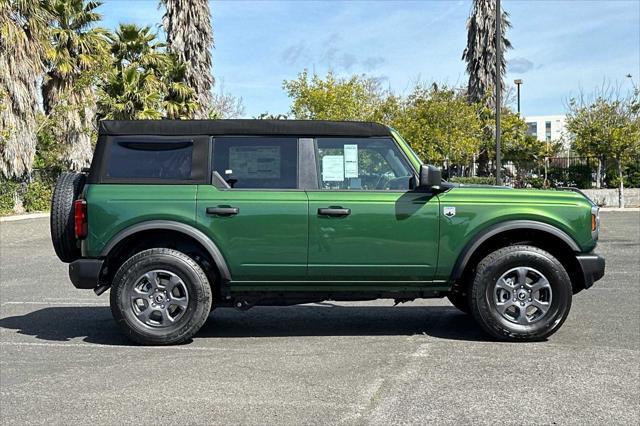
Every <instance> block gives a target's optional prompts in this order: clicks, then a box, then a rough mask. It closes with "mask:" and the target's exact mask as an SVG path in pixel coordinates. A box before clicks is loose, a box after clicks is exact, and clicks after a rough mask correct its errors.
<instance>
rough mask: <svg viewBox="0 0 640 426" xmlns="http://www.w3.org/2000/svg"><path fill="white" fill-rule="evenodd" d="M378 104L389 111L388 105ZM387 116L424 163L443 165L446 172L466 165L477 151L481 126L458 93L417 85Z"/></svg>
mask: <svg viewBox="0 0 640 426" xmlns="http://www.w3.org/2000/svg"><path fill="white" fill-rule="evenodd" d="M382 105H383V106H386V107H387V108H389V105H390V104H389V103H384V104H382ZM390 109H391V110H393V108H390ZM389 115H390V116H391V117H390V118H392V121H391V124H392V125H393V127H394V128H396V129H397V130H398V131H399V132H400V133H401V134H402V135H403V136H404V137H405V138H406V139H407V140H408V141H409V142H410V143H411V146H412V147H413V149H414V150H415V151H416V153H417V154H418V155H419V156H421V157H422V158H424V159H425V160H426V161H427V162H430V163H434V164H444V165H445V168H446V169H448V168H449V167H450V166H451V165H463V166H466V165H468V164H469V163H471V162H472V159H473V154H474V153H475V152H477V150H478V149H479V144H480V140H481V139H480V136H481V127H480V125H481V123H480V121H479V119H478V116H477V114H476V109H475V107H474V106H473V105H470V104H469V103H468V102H467V100H466V99H465V97H464V95H463V94H462V93H461V92H460V91H456V90H453V89H450V88H447V87H444V88H442V89H440V88H438V87H437V86H435V85H433V86H432V87H431V88H425V87H424V86H422V85H417V86H416V87H415V88H414V90H413V92H412V93H411V94H410V95H409V96H408V97H407V99H406V100H404V101H403V102H402V105H401V107H400V110H399V112H397V113H395V114H394V113H393V112H392V113H390V114H389ZM393 115H395V117H394V118H393Z"/></svg>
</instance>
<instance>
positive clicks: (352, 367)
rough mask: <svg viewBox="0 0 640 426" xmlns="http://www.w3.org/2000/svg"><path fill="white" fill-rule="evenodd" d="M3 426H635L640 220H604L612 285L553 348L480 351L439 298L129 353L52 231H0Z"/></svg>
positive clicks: (274, 320) (252, 317)
mask: <svg viewBox="0 0 640 426" xmlns="http://www.w3.org/2000/svg"><path fill="white" fill-rule="evenodd" d="M0 228H1V234H0V237H1V242H0V351H1V353H0V392H1V401H0V410H1V412H0V418H1V419H2V423H3V424H23V423H37V424H43V423H48V424H51V423H57V424H71V423H83V424H89V423H93V422H95V423H99V424H122V423H134V422H135V423H136V424H152V423H166V424H168V423H180V424H230V423H240V424H327V423H331V424H339V423H342V424H385V425H386V424H389V423H411V424H425V423H456V424H461V423H464V422H470V423H474V424H478V423H480V424H490V423H496V422H499V423H501V424H555V423H558V424H605V423H606V424H612V423H615V424H634V425H637V424H638V423H639V422H640V386H639V383H640V377H639V376H640V213H638V212H625V213H622V212H605V213H603V214H602V231H601V240H600V246H599V249H598V251H599V252H601V253H602V254H604V255H605V257H606V258H607V273H606V275H605V277H604V279H603V280H602V281H599V282H598V283H596V285H595V287H594V288H592V289H590V290H588V291H585V292H582V293H580V294H578V295H577V296H575V297H574V301H573V308H572V311H571V314H570V316H569V319H568V320H567V322H566V323H565V324H564V326H563V327H562V329H561V330H560V331H559V332H558V333H556V334H555V335H554V336H552V337H551V338H550V339H549V340H548V341H546V342H541V343H531V344H506V343H496V342H493V341H491V340H489V339H488V338H487V337H486V336H485V335H484V334H483V333H482V331H481V330H480V329H479V328H478V327H477V326H476V325H475V323H474V322H473V320H472V319H471V318H470V317H468V316H466V315H464V314H462V313H459V312H458V311H457V310H456V309H455V308H453V307H452V306H451V305H449V304H448V303H447V302H446V301H443V300H428V301H420V302H413V303H408V304H404V305H401V306H397V307H392V305H393V302H392V301H390V300H381V301H376V302H362V303H322V304H313V305H305V306H297V307H288V308H267V307H265V308H254V309H252V310H249V311H247V312H240V311H235V310H232V309H220V310H217V311H215V312H213V313H212V314H211V315H210V317H209V320H208V322H207V323H206V324H205V326H204V328H203V329H202V330H201V332H200V333H199V334H198V335H197V336H196V337H195V339H194V340H193V341H192V342H191V343H189V344H187V345H182V346H174V347H164V348H148V347H139V346H133V345H130V344H129V342H128V341H126V340H125V339H124V338H123V337H122V336H121V335H120V334H119V331H118V329H117V328H116V325H115V323H114V322H113V320H112V318H111V313H110V311H109V308H108V297H107V295H106V294H105V295H103V296H101V297H95V296H94V294H93V292H91V291H81V290H75V289H74V288H73V286H72V285H71V283H70V282H69V281H68V278H67V267H66V265H65V264H63V263H61V262H59V261H58V259H57V258H56V257H55V254H54V252H53V249H52V247H51V243H50V241H49V230H48V219H46V218H44V219H33V220H21V221H17V222H3V223H1V224H0Z"/></svg>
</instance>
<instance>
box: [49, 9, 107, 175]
mask: <svg viewBox="0 0 640 426" xmlns="http://www.w3.org/2000/svg"><path fill="white" fill-rule="evenodd" d="M100 4H101V3H100V2H94V1H89V2H86V1H85V0H51V1H50V2H48V3H47V10H48V11H49V13H50V15H51V17H52V25H51V28H50V38H51V46H50V48H49V49H48V51H47V61H46V62H47V73H46V76H45V78H44V81H43V84H42V99H43V106H44V111H45V114H47V115H48V116H50V119H51V120H52V121H55V122H56V123H57V125H56V126H54V127H52V129H51V130H52V132H53V136H54V137H55V138H56V139H57V140H59V141H60V142H62V143H63V145H65V149H64V150H62V152H61V158H62V159H64V163H65V164H66V165H67V166H68V167H69V168H71V169H72V170H80V169H81V168H83V167H87V166H88V165H89V162H90V161H91V155H92V152H93V147H92V143H91V139H92V135H93V133H94V132H95V123H96V117H95V115H96V101H97V99H96V95H95V90H94V86H95V83H96V79H97V76H98V74H99V73H100V72H101V71H102V70H103V69H104V67H105V65H106V63H107V62H106V60H105V59H106V58H107V53H108V41H107V34H108V32H107V31H106V30H105V29H103V28H100V27H95V26H94V25H95V24H96V23H97V22H99V21H100V19H101V16H100V14H98V13H97V12H96V11H95V10H96V9H97V8H98V7H99V6H100Z"/></svg>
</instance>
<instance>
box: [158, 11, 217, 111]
mask: <svg viewBox="0 0 640 426" xmlns="http://www.w3.org/2000/svg"><path fill="white" fill-rule="evenodd" d="M161 3H162V4H164V5H165V7H166V12H165V14H164V16H163V19H162V22H163V25H164V30H165V32H166V33H167V44H168V47H169V51H170V52H172V53H173V54H174V55H176V56H177V58H178V60H179V61H181V62H184V63H185V65H186V67H185V71H184V74H185V82H186V84H187V85H188V86H189V87H191V88H192V89H193V90H195V93H196V95H197V103H198V109H197V111H195V114H194V116H195V117H194V118H206V117H207V115H208V111H209V109H210V108H211V106H212V94H211V89H212V88H213V83H214V80H213V75H212V74H211V49H212V48H213V30H212V27H211V12H210V11H209V1H208V0H191V1H184V0H161Z"/></svg>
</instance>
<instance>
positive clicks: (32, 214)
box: [0, 212, 49, 222]
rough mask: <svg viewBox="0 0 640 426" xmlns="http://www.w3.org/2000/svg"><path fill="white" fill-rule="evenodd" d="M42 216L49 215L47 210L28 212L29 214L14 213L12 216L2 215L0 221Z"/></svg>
mask: <svg viewBox="0 0 640 426" xmlns="http://www.w3.org/2000/svg"><path fill="white" fill-rule="evenodd" d="M42 217H49V212H44V213H29V214H16V215H13V216H4V217H0V222H15V221H16V220H26V219H40V218H42Z"/></svg>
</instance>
